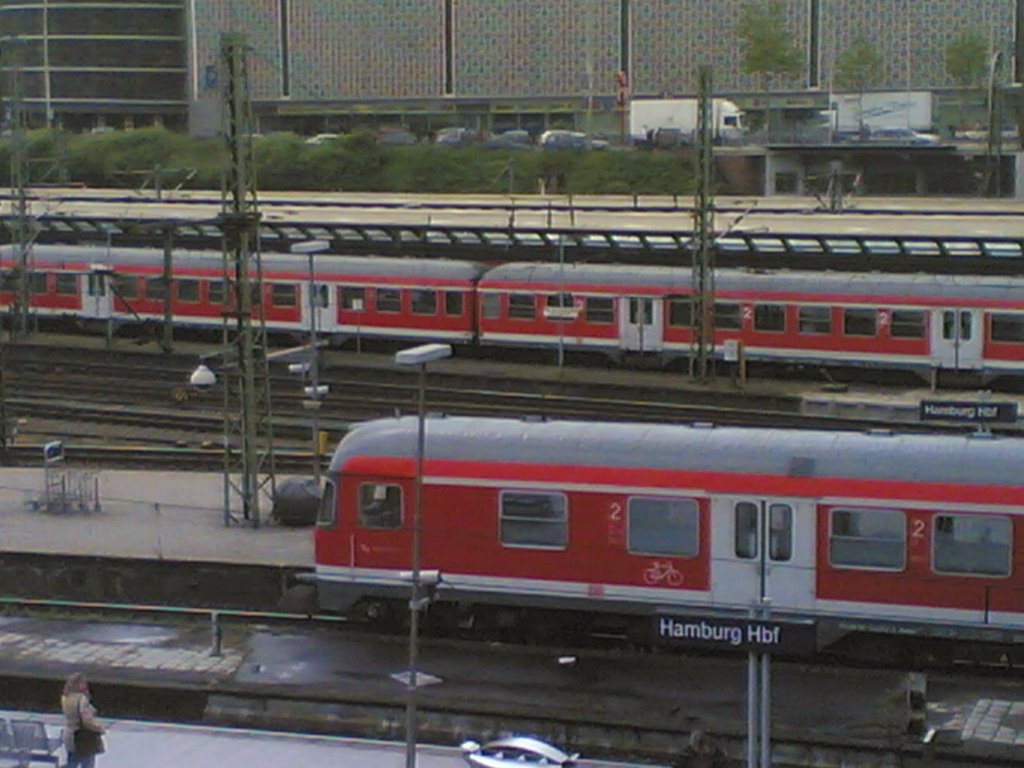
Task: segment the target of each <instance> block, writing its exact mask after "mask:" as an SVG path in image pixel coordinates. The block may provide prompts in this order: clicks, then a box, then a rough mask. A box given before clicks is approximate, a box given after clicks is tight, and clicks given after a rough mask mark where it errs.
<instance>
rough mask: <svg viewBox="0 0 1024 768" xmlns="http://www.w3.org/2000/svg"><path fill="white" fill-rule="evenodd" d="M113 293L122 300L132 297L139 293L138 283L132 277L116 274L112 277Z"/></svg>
mask: <svg viewBox="0 0 1024 768" xmlns="http://www.w3.org/2000/svg"><path fill="white" fill-rule="evenodd" d="M114 287H115V288H116V290H115V291H114V293H115V295H116V296H118V297H119V298H121V299H122V300H126V299H134V298H136V297H138V295H139V284H138V283H137V282H136V280H135V278H134V277H131V276H129V275H118V276H117V277H115V278H114Z"/></svg>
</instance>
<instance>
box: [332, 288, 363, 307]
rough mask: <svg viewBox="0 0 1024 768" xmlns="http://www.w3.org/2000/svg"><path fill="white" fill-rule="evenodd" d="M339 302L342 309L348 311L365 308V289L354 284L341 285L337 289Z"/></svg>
mask: <svg viewBox="0 0 1024 768" xmlns="http://www.w3.org/2000/svg"><path fill="white" fill-rule="evenodd" d="M338 294H339V299H338V301H339V303H340V304H341V308H342V309H347V310H349V311H350V312H362V311H363V310H364V309H366V289H365V288H362V287H360V286H355V285H343V286H341V288H339V289H338Z"/></svg>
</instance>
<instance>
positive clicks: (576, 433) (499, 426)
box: [331, 416, 1024, 487]
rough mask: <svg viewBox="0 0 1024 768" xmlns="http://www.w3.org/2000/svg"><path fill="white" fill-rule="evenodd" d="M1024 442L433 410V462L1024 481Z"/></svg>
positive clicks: (391, 445)
mask: <svg viewBox="0 0 1024 768" xmlns="http://www.w3.org/2000/svg"><path fill="white" fill-rule="evenodd" d="M417 430H418V422H417V419H416V417H413V416H407V417H401V418H397V419H381V420H376V421H370V422H366V423H364V424H361V425H359V426H358V427H356V428H355V429H354V430H353V431H352V432H350V433H349V435H348V436H346V437H345V439H344V440H342V441H341V443H340V445H339V446H338V448H337V450H336V451H335V454H334V458H333V460H332V461H331V470H332V471H335V472H336V471H338V470H339V468H340V467H341V466H342V465H343V464H344V463H345V462H346V461H347V460H348V459H350V458H352V457H354V456H402V457H410V458H411V457H413V456H414V455H415V450H416V437H417ZM1022 449H1024V443H1022V442H1021V441H1020V440H1015V439H1013V438H979V437H973V436H961V435H890V434H876V433H860V432H825V431H811V430H782V429H747V428H740V427H710V426H709V427H702V426H680V425H666V424H639V423H636V424H634V423H598V422H574V421H529V420H515V419H490V418H472V417H447V416H430V417H428V418H427V419H426V452H427V456H428V457H429V458H432V459H451V460H461V461H476V462H485V463H486V462H493V463H507V462H522V463H526V464H539V465H550V466H558V465H562V466H565V465H576V466H595V467H621V468H651V469H670V470H687V471H691V472H692V471H696V472H701V471H707V472H713V471H718V472H721V471H723V470H727V471H729V472H733V473H739V474H743V473H754V474H766V475H782V476H800V477H845V478H855V479H873V480H908V479H913V480H915V481H918V482H935V483H962V484H975V485H993V486H1013V487H1019V486H1020V485H1021V474H1022V473H1021V469H1022V467H1024V460H1022V458H1021V457H1022Z"/></svg>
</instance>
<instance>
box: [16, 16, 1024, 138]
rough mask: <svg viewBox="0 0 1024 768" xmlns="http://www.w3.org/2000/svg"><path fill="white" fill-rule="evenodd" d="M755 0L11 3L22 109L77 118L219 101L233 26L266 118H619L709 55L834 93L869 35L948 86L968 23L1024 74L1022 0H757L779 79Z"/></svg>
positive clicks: (880, 84)
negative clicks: (774, 47) (754, 54)
mask: <svg viewBox="0 0 1024 768" xmlns="http://www.w3.org/2000/svg"><path fill="white" fill-rule="evenodd" d="M751 2H752V0H372V1H371V0H88V2H87V1H86V0H0V37H3V38H4V39H5V41H6V43H7V44H6V45H5V46H4V48H5V50H8V49H9V52H8V55H5V57H4V68H5V70H6V71H7V72H8V74H9V73H10V70H11V68H12V66H14V64H13V62H14V59H15V58H17V65H16V66H17V67H18V69H19V72H20V74H21V78H20V79H21V82H22V86H21V87H22V91H23V95H24V103H25V104H26V106H28V107H29V108H30V109H32V110H33V111H34V112H35V113H38V114H42V115H51V116H53V117H54V119H57V120H58V121H60V122H62V123H66V124H69V125H70V126H71V127H77V126H78V125H80V124H83V125H84V124H88V123H89V121H92V123H93V124H101V123H102V122H106V123H108V124H114V125H121V124H124V123H126V122H128V123H134V124H139V123H140V122H142V123H145V122H147V121H148V122H152V121H153V120H162V121H164V122H168V121H170V122H171V123H172V124H175V125H178V124H182V123H183V122H184V120H185V119H186V116H187V114H188V111H189V105H190V104H191V105H193V107H195V106H196V105H200V106H201V105H202V104H203V103H206V104H207V105H208V104H209V102H210V101H211V100H215V99H216V93H217V91H218V88H219V84H220V83H219V80H220V76H219V72H220V64H219V50H220V36H221V34H222V33H224V32H238V33H242V34H244V35H245V38H246V41H247V43H248V45H249V46H250V48H251V51H250V56H249V75H250V91H251V93H252V96H253V98H254V100H255V103H256V112H257V115H258V117H259V120H260V123H261V128H262V129H263V130H272V129H274V128H294V129H298V130H303V131H306V132H319V131H324V130H341V129H346V128H351V127H354V126H355V125H357V124H364V123H369V124H374V123H380V122H388V121H400V122H403V123H406V124H407V125H409V126H410V127H413V128H415V129H417V130H419V131H425V130H429V129H430V128H431V127H432V126H438V125H443V124H472V123H475V124H476V125H478V126H480V127H487V128H502V127H528V128H534V129H539V128H542V127H547V126H550V125H552V124H557V123H560V122H563V123H564V122H572V121H575V122H577V123H578V122H579V121H580V119H581V116H582V115H584V114H586V115H587V116H588V117H593V118H594V119H596V120H597V121H598V123H599V124H601V123H602V121H604V122H605V123H607V124H609V125H610V124H611V122H612V121H613V120H614V119H615V114H616V112H617V111H621V110H620V102H621V99H622V97H623V96H626V97H630V96H631V97H643V96H665V95H691V94H693V93H694V92H695V90H696V78H697V71H698V68H699V67H701V66H709V67H711V68H712V71H713V74H714V86H715V90H716V92H718V93H722V94H730V95H733V96H736V97H739V98H741V97H743V96H744V95H746V96H751V95H752V94H755V93H757V92H760V91H762V90H764V89H765V88H770V89H771V90H772V91H774V92H776V93H784V94H792V95H793V96H794V98H795V99H798V98H801V97H806V96H807V95H808V94H814V93H825V92H827V91H828V90H829V89H830V85H831V82H832V79H833V75H834V73H835V68H836V61H837V59H838V57H839V56H841V55H842V53H843V52H844V51H845V50H847V49H848V48H849V46H850V45H851V44H852V43H853V42H854V41H855V40H856V39H858V38H859V37H863V38H865V39H867V40H869V41H871V43H872V45H873V46H874V47H875V48H876V50H877V51H878V53H879V54H880V55H881V57H882V60H883V62H884V66H883V70H882V73H881V74H880V76H879V77H878V79H877V82H874V83H872V84H871V86H870V87H871V88H872V89H876V90H893V89H905V90H942V89H950V88H952V87H953V86H954V85H955V83H954V82H953V80H952V78H951V77H950V75H949V73H948V72H947V69H946V50H947V47H948V45H949V43H950V42H951V41H952V40H954V39H955V38H956V37H957V36H958V35H959V34H961V33H962V32H963V31H965V30H971V31H975V32H977V33H978V34H979V35H981V36H982V37H983V38H984V39H985V40H987V41H988V42H989V44H990V47H991V49H992V50H999V51H1001V52H1002V53H1003V54H1004V61H1005V62H1006V63H1007V65H1008V66H1007V67H1006V74H1005V76H1004V79H1005V80H1006V81H1012V82H1019V81H1021V80H1022V79H1024V78H1022V77H1021V72H1020V68H1021V67H1022V66H1024V56H1022V55H1021V51H1022V44H1024V41H1022V26H1024V0H972V2H969V3H968V2H964V1H963V0H928V2H921V0H753V2H758V3H760V2H772V3H773V4H774V5H773V7H774V8H775V9H777V11H778V13H779V18H780V19H781V20H782V21H783V23H784V25H785V28H786V29H787V30H788V32H789V34H790V35H791V40H792V43H793V45H794V46H795V48H796V49H797V50H798V52H799V54H800V57H801V59H802V66H801V68H800V72H799V74H797V75H795V76H793V77H789V78H772V79H765V78H761V77H759V76H758V75H756V74H752V73H749V72H745V71H744V66H743V60H744V57H743V53H744V43H743V40H742V39H741V37H740V35H739V34H738V30H737V28H738V23H739V20H740V19H741V17H742V15H743V13H744V9H745V8H746V6H747V5H749V4H750V3H751ZM12 41H13V42H12ZM15 49H16V50H15ZM206 112H207V113H208V114H212V112H211V110H209V109H207V110H206Z"/></svg>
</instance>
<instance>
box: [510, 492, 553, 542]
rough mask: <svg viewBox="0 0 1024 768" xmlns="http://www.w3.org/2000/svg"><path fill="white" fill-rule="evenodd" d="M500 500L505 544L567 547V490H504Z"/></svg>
mask: <svg viewBox="0 0 1024 768" xmlns="http://www.w3.org/2000/svg"><path fill="white" fill-rule="evenodd" d="M499 504H500V507H501V514H500V526H501V543H502V544H503V545H504V546H506V547H546V548H557V549H564V548H565V546H566V544H567V543H568V541H569V516H568V512H567V509H566V507H567V504H566V498H565V496H564V495H563V494H561V493H530V492H524V491H502V492H501V496H500V499H499Z"/></svg>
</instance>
